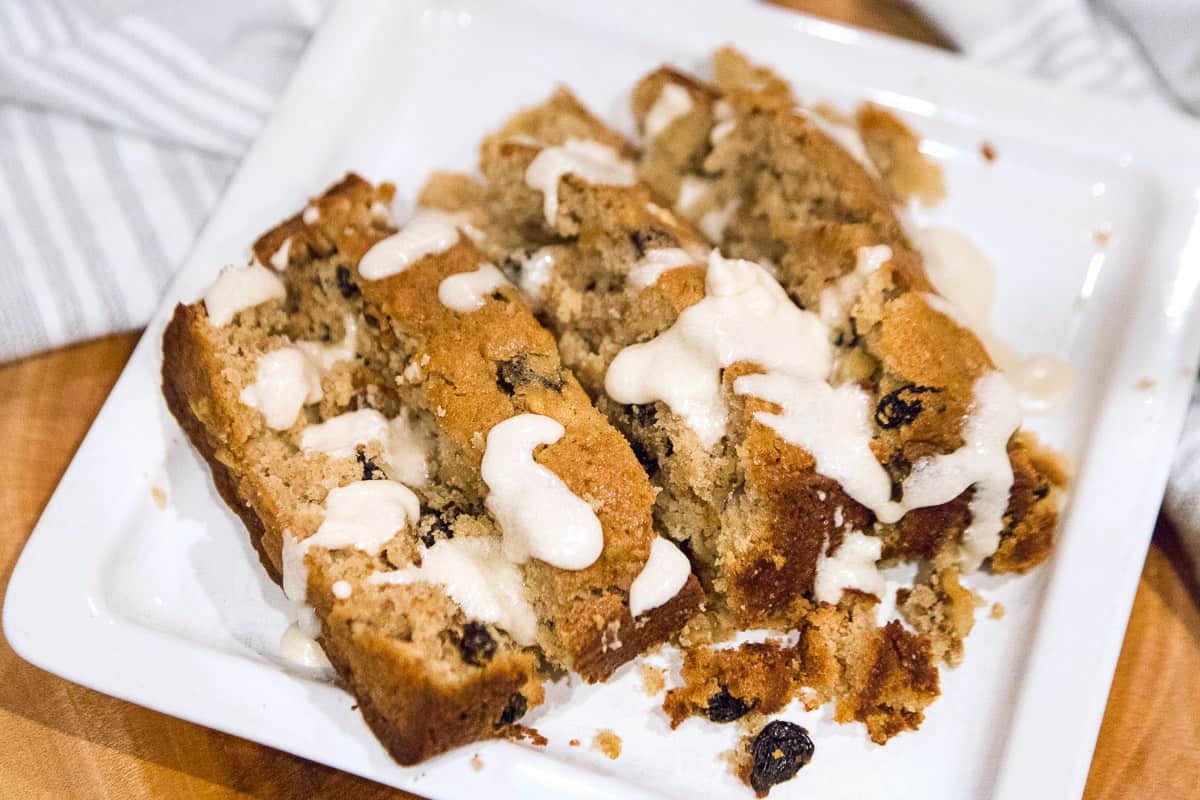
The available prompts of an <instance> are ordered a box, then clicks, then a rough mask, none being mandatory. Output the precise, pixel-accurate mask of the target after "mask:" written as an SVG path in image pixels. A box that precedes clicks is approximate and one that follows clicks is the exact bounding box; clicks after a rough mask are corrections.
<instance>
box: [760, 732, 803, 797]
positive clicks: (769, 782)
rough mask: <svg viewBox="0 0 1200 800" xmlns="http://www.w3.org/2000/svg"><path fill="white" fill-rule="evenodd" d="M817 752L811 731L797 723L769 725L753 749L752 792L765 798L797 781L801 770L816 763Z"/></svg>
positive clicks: (761, 733)
mask: <svg viewBox="0 0 1200 800" xmlns="http://www.w3.org/2000/svg"><path fill="white" fill-rule="evenodd" d="M815 749H816V748H815V747H814V746H813V741H812V739H810V738H809V736H808V731H806V730H805V729H804V728H802V727H800V726H799V725H797V724H796V723H794V722H785V721H783V720H778V719H777V720H775V721H774V722H771V723H768V724H767V726H766V727H765V728H763V729H762V730H761V731H759V733H758V736H756V737H754V744H753V745H751V747H750V754H751V756H752V757H753V758H754V766H753V767H752V769H751V772H750V788H752V789H754V791H755V792H757V793H758V796H759V797H763V796H765V795H766V794H767V793H768V792H770V791H771V787H772V786H775V785H776V784H780V783H783V782H784V781H788V780H791V779H792V778H794V777H795V776H796V773H797V772H799V771H800V768H801V767H803V766H804V765H805V764H807V763H808V762H809V761H812V757H813V751H814V750H815Z"/></svg>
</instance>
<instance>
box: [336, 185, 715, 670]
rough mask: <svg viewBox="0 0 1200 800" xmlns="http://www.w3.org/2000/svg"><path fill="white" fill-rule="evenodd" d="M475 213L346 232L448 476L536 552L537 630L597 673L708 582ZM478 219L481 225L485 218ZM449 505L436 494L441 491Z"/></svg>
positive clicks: (695, 600)
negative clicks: (365, 233)
mask: <svg viewBox="0 0 1200 800" xmlns="http://www.w3.org/2000/svg"><path fill="white" fill-rule="evenodd" d="M460 226H461V227H463V228H464V229H466V230H468V231H474V228H473V226H471V225H470V224H469V221H466V220H463V219H462V218H461V216H459V217H456V216H455V215H451V214H447V213H445V212H444V211H439V210H435V209H423V210H420V211H418V213H417V216H416V217H415V218H414V219H413V220H412V221H411V222H409V223H408V224H407V225H405V226H404V227H403V228H402V229H401V230H400V231H399V232H398V233H396V234H394V235H392V236H389V237H386V238H383V237H377V236H372V237H368V238H367V239H365V240H363V241H361V242H357V243H356V244H354V245H348V246H347V252H349V253H352V254H354V255H353V256H352V257H355V258H361V261H360V262H359V263H358V264H357V266H356V268H355V273H354V280H355V281H356V284H357V285H358V287H359V289H360V290H361V292H362V296H363V299H364V302H365V306H366V313H367V314H369V315H370V316H371V317H373V318H376V319H378V320H379V321H380V329H379V338H380V342H381V345H382V355H383V356H384V357H385V358H386V363H387V366H386V367H381V368H384V369H388V370H390V371H393V372H394V373H395V374H397V375H399V376H400V377H401V379H402V380H401V381H400V382H399V384H398V385H397V391H398V393H399V395H400V397H401V400H402V401H403V402H404V404H405V405H406V407H408V408H410V409H412V410H413V412H414V413H416V414H418V415H421V416H423V417H425V418H428V419H430V420H432V421H433V427H434V438H435V450H434V452H435V456H434V458H433V460H434V461H436V464H437V468H436V478H437V481H438V482H439V483H441V484H444V485H445V486H447V487H451V488H452V489H453V490H454V491H455V492H458V493H460V494H462V495H465V496H467V497H478V498H486V506H487V509H488V510H489V511H490V512H491V513H492V515H493V516H494V517H495V518H496V520H497V521H498V523H499V527H500V528H501V530H502V532H503V553H504V555H505V556H506V557H507V558H509V559H510V560H512V561H515V562H517V563H521V564H524V565H525V568H524V577H525V582H526V585H527V587H528V595H529V597H530V601H531V602H532V604H533V605H534V607H535V609H537V611H538V614H539V618H540V619H541V620H542V621H543V624H541V625H539V627H538V643H539V644H540V645H541V647H542V649H543V651H544V653H545V654H546V655H547V656H548V657H549V659H550V660H551V661H552V662H553V663H556V664H559V665H562V666H564V667H567V668H569V669H572V670H574V671H576V672H578V673H579V674H580V675H581V676H583V677H584V678H585V679H586V680H589V681H597V680H604V679H605V678H607V677H608V676H609V675H610V674H611V673H612V671H613V670H615V669H616V668H617V667H618V666H620V665H621V664H623V663H625V662H626V661H629V660H630V659H632V658H633V657H635V656H636V655H638V654H639V653H641V652H643V651H644V650H646V649H647V648H649V647H652V646H654V645H656V644H658V643H660V642H663V641H665V640H666V639H667V638H669V637H670V636H671V635H672V634H674V633H675V632H676V631H678V630H679V629H680V628H681V627H682V626H683V624H684V623H685V622H686V621H687V620H688V619H689V618H690V617H691V616H692V615H693V614H694V613H695V612H696V611H697V610H698V608H699V605H700V601H701V599H702V597H703V592H702V590H701V589H700V586H699V583H698V582H697V581H696V579H695V577H694V576H692V575H691V570H690V566H689V564H688V562H687V559H686V558H685V557H684V556H683V555H682V554H681V553H680V552H679V551H678V549H677V548H676V547H675V546H674V545H673V544H671V543H670V542H669V541H667V540H665V539H661V538H660V537H657V536H656V534H655V532H654V528H653V523H652V508H653V504H654V490H653V488H652V487H651V485H650V482H649V480H648V479H647V477H646V475H645V473H644V472H643V470H642V469H641V466H640V465H639V464H638V461H637V459H636V457H635V456H634V454H633V451H632V450H631V449H630V446H629V444H628V443H627V442H626V441H625V439H624V438H623V437H622V436H621V435H620V434H619V433H618V432H617V431H616V430H615V429H613V427H612V426H611V425H610V424H609V423H608V420H606V419H605V417H604V415H603V414H601V413H600V412H599V411H597V410H596V409H595V408H594V407H593V406H592V404H591V401H590V400H589V398H588V396H587V394H585V393H584V391H583V389H582V388H581V387H580V385H579V382H578V381H577V380H576V378H575V376H574V375H573V374H572V373H571V372H570V371H569V370H568V369H567V368H566V367H564V366H563V364H562V363H561V361H560V360H559V354H558V348H557V347H556V345H555V342H554V338H553V337H552V336H551V334H550V333H549V331H547V330H546V329H545V328H543V327H542V326H541V324H540V323H538V321H537V320H536V319H535V318H534V316H533V314H532V313H531V312H530V310H529V308H528V306H527V305H526V304H525V302H524V300H522V299H521V296H520V293H519V292H518V290H517V289H516V287H514V286H512V285H511V284H510V283H509V282H508V281H507V280H506V279H505V278H504V277H503V275H502V274H501V273H500V271H499V270H498V269H497V268H496V267H495V266H494V265H492V264H491V263H488V262H487V261H486V259H485V257H484V255H483V253H482V252H481V251H480V250H479V248H478V247H477V246H476V245H475V244H474V242H473V241H472V240H471V238H470V237H469V236H460V235H459V234H458V229H459V227H460ZM475 232H476V233H477V231H475ZM430 502H433V503H434V504H435V505H436V504H437V503H438V502H439V500H438V499H430Z"/></svg>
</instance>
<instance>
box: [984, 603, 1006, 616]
mask: <svg viewBox="0 0 1200 800" xmlns="http://www.w3.org/2000/svg"><path fill="white" fill-rule="evenodd" d="M988 616H989V617H991V618H992V619H1004V606H1003V605H1001V604H1000V603H992V610H991V611H989V612H988Z"/></svg>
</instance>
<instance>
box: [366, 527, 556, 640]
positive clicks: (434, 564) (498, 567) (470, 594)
mask: <svg viewBox="0 0 1200 800" xmlns="http://www.w3.org/2000/svg"><path fill="white" fill-rule="evenodd" d="M500 549H501V547H500V543H499V542H497V541H496V540H495V539H490V538H482V537H471V538H454V539H445V540H442V541H439V542H437V543H435V544H434V546H433V547H430V548H427V549H423V550H422V551H421V566H419V567H412V566H410V567H406V568H404V569H401V570H396V571H394V572H377V573H375V574H374V575H372V576H371V577H370V578H369V580H370V582H371V583H377V584H408V583H428V584H434V585H437V586H441V587H442V588H443V589H444V590H445V592H446V594H447V595H449V596H450V599H452V600H453V601H454V602H455V603H457V604H458V605H459V606H460V607H461V608H462V610H463V612H464V613H465V614H466V615H467V616H468V617H471V618H473V619H477V620H479V621H481V622H490V623H492V624H494V625H496V626H497V627H499V628H503V629H504V630H505V631H507V632H508V634H509V636H511V637H512V638H513V639H514V640H515V641H516V642H517V644H520V645H526V646H528V645H531V644H533V643H534V640H535V638H536V635H537V615H536V614H535V613H534V610H533V607H532V606H530V604H529V601H528V600H526V599H525V590H524V582H523V580H522V576H521V570H520V568H519V567H517V565H516V564H513V563H512V562H511V561H509V560H507V559H505V558H504V556H503V555H502V554H501V552H500Z"/></svg>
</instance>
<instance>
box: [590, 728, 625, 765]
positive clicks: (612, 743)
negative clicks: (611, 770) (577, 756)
mask: <svg viewBox="0 0 1200 800" xmlns="http://www.w3.org/2000/svg"><path fill="white" fill-rule="evenodd" d="M592 747H594V748H596V749H597V750H599V751H600V752H601V753H604V755H606V756H608V757H609V758H611V759H612V760H614V761H616V760H617V759H618V758H619V757H620V756H621V737H620V736H617V735H616V734H615V733H613V732H612V731H610V730H609V729H608V728H601V729H600V730H598V731H596V737H595V738H594V739H592Z"/></svg>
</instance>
